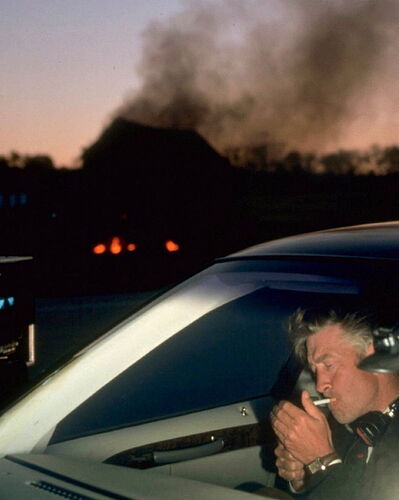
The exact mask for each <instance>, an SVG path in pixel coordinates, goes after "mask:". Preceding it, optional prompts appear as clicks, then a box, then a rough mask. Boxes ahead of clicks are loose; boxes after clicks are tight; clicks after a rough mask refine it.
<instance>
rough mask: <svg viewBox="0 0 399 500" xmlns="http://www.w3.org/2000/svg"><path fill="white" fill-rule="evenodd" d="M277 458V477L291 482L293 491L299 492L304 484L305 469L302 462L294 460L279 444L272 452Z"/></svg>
mask: <svg viewBox="0 0 399 500" xmlns="http://www.w3.org/2000/svg"><path fill="white" fill-rule="evenodd" d="M274 453H275V455H276V457H277V460H276V466H277V469H278V475H279V476H280V477H282V478H283V479H285V480H286V481H290V482H291V486H292V487H293V488H294V490H296V491H299V490H300V489H302V488H303V486H304V484H305V468H304V465H303V463H302V462H300V461H299V460H296V459H295V458H294V457H293V456H292V455H291V453H290V452H289V451H288V450H287V449H286V448H284V446H283V445H282V444H281V443H279V445H278V446H277V448H276V449H275V450H274Z"/></svg>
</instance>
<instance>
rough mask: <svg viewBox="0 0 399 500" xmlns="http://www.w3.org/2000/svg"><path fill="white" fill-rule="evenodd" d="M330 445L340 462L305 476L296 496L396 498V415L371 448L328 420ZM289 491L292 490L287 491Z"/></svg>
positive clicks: (398, 465) (398, 478)
mask: <svg viewBox="0 0 399 500" xmlns="http://www.w3.org/2000/svg"><path fill="white" fill-rule="evenodd" d="M330 424H331V430H332V435H333V442H334V447H335V449H336V451H337V452H338V454H339V455H340V457H341V458H342V460H343V463H342V464H336V465H333V466H331V467H329V468H328V469H327V470H326V471H321V472H318V473H316V474H314V475H313V476H311V477H310V478H309V482H308V485H307V486H308V487H307V489H306V492H304V493H302V494H297V495H295V497H296V498H301V499H302V498H303V499H309V500H380V499H387V500H395V499H399V417H396V418H394V419H392V422H390V424H389V426H388V428H387V430H386V431H385V433H384V434H383V435H382V436H381V438H380V439H379V440H378V442H377V443H376V445H375V446H374V447H373V451H372V454H371V457H370V459H369V461H368V462H367V463H366V459H367V454H368V447H367V445H366V444H365V443H364V442H363V440H362V439H361V438H360V437H358V436H357V434H355V433H352V432H350V431H349V430H348V429H347V427H346V426H344V425H341V424H338V423H337V422H336V421H335V420H333V419H332V420H331V422H330ZM291 494H292V493H291Z"/></svg>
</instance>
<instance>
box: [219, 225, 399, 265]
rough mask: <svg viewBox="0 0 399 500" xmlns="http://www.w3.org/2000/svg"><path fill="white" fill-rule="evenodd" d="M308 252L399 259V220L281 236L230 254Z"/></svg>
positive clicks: (265, 254) (333, 255) (239, 256)
mask: <svg viewBox="0 0 399 500" xmlns="http://www.w3.org/2000/svg"><path fill="white" fill-rule="evenodd" d="M273 255H274V256H278V255H279V256H283V255H285V256H293V255H297V256H298V255H308V256H313V257H314V258H315V257H320V256H324V257H358V258H372V259H378V258H380V259H395V260H397V259H399V222H397V221H395V222H386V223H378V224H363V225H360V226H351V227H344V228H337V229H330V230H325V231H318V232H314V233H307V234H303V235H297V236H290V237H287V238H281V239H278V240H274V241H271V242H267V243H262V244H260V245H255V246H253V247H250V248H248V249H246V250H243V251H240V252H237V253H234V254H232V255H230V256H229V257H228V258H251V257H252V258H253V257H271V256H273Z"/></svg>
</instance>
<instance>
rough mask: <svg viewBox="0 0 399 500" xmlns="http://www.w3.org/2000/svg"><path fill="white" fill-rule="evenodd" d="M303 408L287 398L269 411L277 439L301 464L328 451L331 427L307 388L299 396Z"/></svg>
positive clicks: (332, 448)
mask: <svg viewBox="0 0 399 500" xmlns="http://www.w3.org/2000/svg"><path fill="white" fill-rule="evenodd" d="M301 400H302V405H303V408H304V409H303V410H302V409H301V408H298V407H297V406H295V405H293V404H292V403H290V402H288V401H280V403H279V404H278V405H277V406H275V407H274V408H273V410H272V413H271V422H272V426H273V429H274V432H275V433H276V435H277V437H278V439H279V441H280V442H281V444H282V445H283V446H284V448H286V449H287V451H288V452H289V453H290V454H291V455H292V456H293V457H294V458H295V459H296V460H298V461H299V462H301V463H302V464H305V465H306V464H308V463H310V462H311V461H312V460H314V459H315V458H316V457H323V456H325V455H328V454H329V453H332V452H333V451H334V447H333V445H332V438H331V430H330V427H329V425H328V422H327V419H326V417H325V415H324V414H323V412H322V411H321V410H319V409H318V408H317V407H316V406H315V405H314V404H313V401H312V399H311V398H310V396H309V393H308V392H307V391H303V392H302V395H301Z"/></svg>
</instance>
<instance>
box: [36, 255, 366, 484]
mask: <svg viewBox="0 0 399 500" xmlns="http://www.w3.org/2000/svg"><path fill="white" fill-rule="evenodd" d="M310 267H312V266H310ZM299 270H300V271H301V272H298V271H299ZM330 271H331V269H330ZM216 273H217V279H218V280H219V282H223V286H226V287H228V288H229V289H231V288H234V287H237V286H238V284H239V287H240V289H241V292H240V293H236V294H235V295H234V297H233V298H231V299H230V300H227V301H224V302H223V303H218V305H217V307H215V308H212V309H210V310H207V312H206V313H205V314H203V315H201V316H200V317H198V318H196V319H195V321H192V322H189V323H188V324H187V325H186V326H185V327H184V328H182V329H181V330H179V331H177V332H176V333H175V334H174V335H173V336H171V337H169V338H168V339H167V340H166V341H164V342H163V343H161V344H160V345H159V346H158V347H156V348H155V349H153V350H152V351H151V352H149V353H148V354H147V355H146V356H144V357H143V358H141V359H140V360H139V361H137V362H136V363H134V364H133V365H132V366H130V367H129V368H128V369H126V370H124V371H123V372H122V373H120V374H119V375H118V376H117V377H115V378H114V379H113V380H112V381H110V382H109V383H108V384H106V385H105V386H104V387H103V388H101V389H100V390H99V391H97V392H96V393H95V394H93V396H91V397H90V398H88V399H87V400H86V401H85V402H84V403H83V404H81V405H80V406H78V407H77V408H76V409H75V410H74V411H72V412H71V413H70V414H69V415H67V416H66V417H65V418H64V419H63V420H62V421H61V422H60V423H59V424H58V425H57V426H56V428H55V429H54V432H53V433H52V436H51V439H50V441H49V445H48V447H47V449H46V452H47V453H52V454H62V455H65V454H66V455H73V456H81V457H85V458H87V459H89V460H95V461H101V462H107V463H113V464H119V465H122V466H126V467H134V468H143V469H147V470H154V469H156V470H158V471H164V472H165V473H168V474H177V475H181V476H186V477H190V478H194V479H200V480H206V481H208V482H214V483H216V484H223V485H226V486H230V487H237V486H239V485H241V484H243V483H248V482H252V483H253V482H257V483H261V484H271V483H272V482H273V480H274V472H273V454H272V450H273V447H274V444H275V440H274V436H273V434H272V433H271V431H270V426H269V424H268V414H269V412H270V409H271V407H272V406H273V404H274V403H275V402H276V399H277V398H279V397H282V396H286V395H287V394H289V393H290V391H291V390H292V388H293V385H294V384H295V381H296V378H297V376H298V373H299V367H298V366H297V364H296V363H294V362H292V361H291V359H292V358H291V357H290V346H289V342H288V339H287V334H286V331H285V322H286V320H287V318H288V317H289V315H290V314H291V313H292V312H293V311H294V310H295V309H296V308H297V307H299V306H302V307H304V306H305V307H306V306H308V305H314V304H317V303H324V304H333V303H334V302H335V303H337V302H341V303H342V301H348V300H350V298H351V297H353V296H356V295H357V294H358V291H359V290H358V287H357V285H356V283H355V282H354V281H353V280H350V279H348V278H347V277H345V278H343V277H340V276H337V275H336V269H334V273H333V274H332V273H331V272H330V273H329V274H328V275H327V274H326V270H325V269H322V268H320V265H317V266H315V265H314V264H313V268H312V269H310V268H309V265H304V264H303V263H302V264H301V265H300V266H299V268H298V264H295V265H293V264H292V263H289V262H284V263H281V262H280V263H276V262H260V263H259V262H250V263H248V262H244V263H242V262H239V263H237V262H236V263H224V264H223V265H222V266H219V267H217V270H216ZM213 278H215V275H213ZM219 284H220V283H219ZM202 293H203V294H204V297H202V300H204V301H207V300H209V297H207V296H206V295H207V293H206V288H204V289H203V290H202ZM209 294H210V292H209ZM183 302H184V301H183ZM182 307H183V309H184V307H187V304H184V303H183V304H182ZM171 314H172V311H171ZM173 314H177V313H176V311H174V312H173ZM159 327H160V328H162V325H159ZM141 334H143V332H141Z"/></svg>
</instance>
